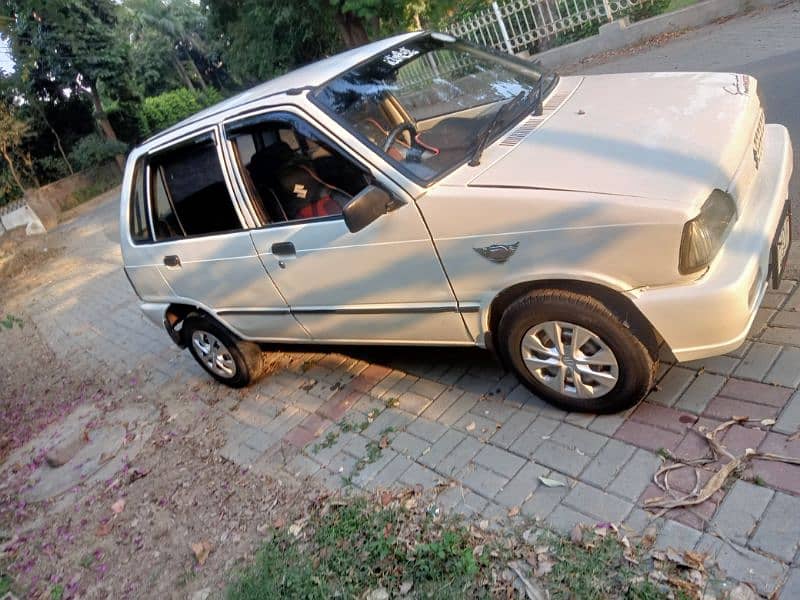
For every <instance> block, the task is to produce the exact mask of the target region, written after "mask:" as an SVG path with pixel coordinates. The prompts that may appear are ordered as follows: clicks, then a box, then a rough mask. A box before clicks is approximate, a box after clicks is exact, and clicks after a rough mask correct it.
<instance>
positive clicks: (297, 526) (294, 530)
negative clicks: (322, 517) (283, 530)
mask: <svg viewBox="0 0 800 600" xmlns="http://www.w3.org/2000/svg"><path fill="white" fill-rule="evenodd" d="M307 521H308V518H307V517H304V518H302V519H298V520H297V521H295V522H294V523H292V524H291V525H289V535H291V536H292V537H300V533H301V532H302V531H303V527H305V525H306V522H307Z"/></svg>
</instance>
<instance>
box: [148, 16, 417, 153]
mask: <svg viewBox="0 0 800 600" xmlns="http://www.w3.org/2000/svg"><path fill="white" fill-rule="evenodd" d="M422 33H423V32H419V31H417V32H413V33H404V34H400V35H395V36H392V37H389V38H386V39H383V40H380V41H377V42H372V43H370V44H365V45H364V46H359V47H358V48H353V49H351V50H347V51H345V52H341V53H339V54H334V55H333V56H330V57H328V58H324V59H322V60H319V61H317V62H314V63H311V64H309V65H306V66H304V67H300V68H299V69H295V70H294V71H289V72H288V73H286V74H284V75H280V76H279V77H276V78H275V79H270V80H269V81H265V82H264V83H260V84H258V85H256V86H254V87H252V88H250V89H248V90H245V91H244V92H241V93H239V94H236V95H235V96H232V97H230V98H227V99H226V100H223V101H222V102H218V103H217V104H214V105H212V106H209V107H208V108H205V109H203V110H201V111H199V112H197V113H195V114H193V115H192V116H191V117H188V118H186V119H184V120H183V121H180V122H179V123H176V124H175V125H173V126H171V127H169V128H167V129H165V130H163V131H160V132H158V133H157V134H156V135H154V136H153V137H151V138H149V139H148V140H146V141H145V142H144V143H143V144H142V145H145V144H149V143H150V142H152V141H154V140H157V139H159V138H161V137H162V136H166V135H168V134H170V133H172V132H175V131H178V130H179V129H183V128H184V127H186V126H188V125H191V124H193V123H197V122H200V121H202V120H203V119H206V118H208V117H210V116H212V115H215V114H217V113H221V112H225V111H227V110H230V109H232V108H236V107H239V106H243V105H245V104H248V103H249V102H253V101H255V100H260V99H262V98H266V97H268V96H273V95H275V94H280V93H283V92H287V91H289V90H293V89H302V88H309V87H317V86H319V85H322V84H323V83H325V82H327V81H329V80H331V79H333V78H334V77H336V76H337V75H339V74H341V73H343V72H345V71H347V70H349V69H352V68H353V67H355V66H356V65H358V64H360V63H362V62H364V61H365V60H367V59H369V58H371V57H372V56H374V55H375V54H378V53H380V52H382V51H383V50H386V49H388V48H391V47H392V46H394V45H396V44H399V43H401V42H403V41H404V40H408V39H411V38H413V37H417V36H419V35H421V34H422Z"/></svg>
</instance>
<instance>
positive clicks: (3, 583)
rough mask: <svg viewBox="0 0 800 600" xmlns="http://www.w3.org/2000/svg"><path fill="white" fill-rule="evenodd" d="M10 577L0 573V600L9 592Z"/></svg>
mask: <svg viewBox="0 0 800 600" xmlns="http://www.w3.org/2000/svg"><path fill="white" fill-rule="evenodd" d="M12 583H13V582H12V581H11V577H9V576H8V575H6V574H5V573H0V598H2V597H3V596H5V595H6V594H7V593H9V592H10V591H11V584H12Z"/></svg>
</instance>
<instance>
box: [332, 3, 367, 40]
mask: <svg viewBox="0 0 800 600" xmlns="http://www.w3.org/2000/svg"><path fill="white" fill-rule="evenodd" d="M335 19H336V27H337V28H338V29H339V33H340V34H341V36H342V41H344V45H345V46H347V47H348V48H355V47H356V46H362V45H364V44H366V43H367V42H369V36H367V29H366V27H364V21H363V20H362V19H361V17H359V16H357V15H354V14H353V13H351V12H345V13H341V12H337V13H336V16H335Z"/></svg>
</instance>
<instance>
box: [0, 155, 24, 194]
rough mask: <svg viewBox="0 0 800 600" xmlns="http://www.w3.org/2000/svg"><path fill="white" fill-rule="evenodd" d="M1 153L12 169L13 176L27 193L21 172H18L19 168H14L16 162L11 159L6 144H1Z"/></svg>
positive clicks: (20, 187)
mask: <svg viewBox="0 0 800 600" xmlns="http://www.w3.org/2000/svg"><path fill="white" fill-rule="evenodd" d="M0 154H1V155H2V156H3V158H4V159H5V161H6V164H7V165H8V169H9V170H10V171H11V177H13V178H14V182H15V183H16V184H17V187H18V188H19V189H20V190H21V191H22V193H23V194H24V193H25V186H23V185H22V180H21V179H20V177H19V173H17V169H16V168H14V163H13V161H12V160H11V154H10V153H9V151H8V148H7V147H6V146H5V144H3V145H2V146H0Z"/></svg>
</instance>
